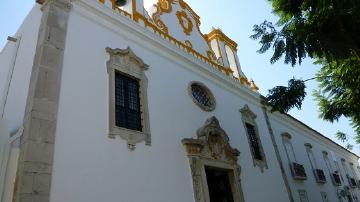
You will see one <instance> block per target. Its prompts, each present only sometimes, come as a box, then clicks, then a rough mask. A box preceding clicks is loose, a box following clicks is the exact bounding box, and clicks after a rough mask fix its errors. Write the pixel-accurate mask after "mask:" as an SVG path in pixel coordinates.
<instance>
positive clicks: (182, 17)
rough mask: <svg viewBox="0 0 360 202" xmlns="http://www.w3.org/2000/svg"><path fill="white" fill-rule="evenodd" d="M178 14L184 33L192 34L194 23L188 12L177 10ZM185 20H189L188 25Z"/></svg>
mask: <svg viewBox="0 0 360 202" xmlns="http://www.w3.org/2000/svg"><path fill="white" fill-rule="evenodd" d="M176 16H177V18H178V20H179V23H180V25H181V27H182V28H183V30H184V33H185V34H186V35H190V33H191V32H192V30H193V23H192V21H191V19H190V18H189V17H188V16H187V14H186V12H185V11H178V12H176ZM185 20H186V21H187V26H186V25H185Z"/></svg>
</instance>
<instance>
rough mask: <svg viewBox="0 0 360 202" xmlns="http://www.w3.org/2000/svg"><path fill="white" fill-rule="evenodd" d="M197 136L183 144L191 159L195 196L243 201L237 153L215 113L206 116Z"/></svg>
mask: <svg viewBox="0 0 360 202" xmlns="http://www.w3.org/2000/svg"><path fill="white" fill-rule="evenodd" d="M196 137H197V138H185V139H183V140H182V144H183V146H184V148H185V150H186V154H187V156H188V159H189V164H190V170H191V176H192V180H193V189H194V198H195V201H198V202H205V201H207V202H218V201H223V202H244V197H243V196H244V195H243V192H242V188H241V179H240V172H241V168H240V166H239V165H238V157H239V155H240V152H239V151H238V150H237V149H234V148H232V147H231V146H230V144H229V137H228V136H227V134H226V133H225V131H224V130H223V129H222V128H221V127H220V123H219V121H218V120H217V118H216V117H211V118H209V119H207V120H206V122H205V124H204V126H202V127H200V128H199V129H198V130H197V134H196Z"/></svg>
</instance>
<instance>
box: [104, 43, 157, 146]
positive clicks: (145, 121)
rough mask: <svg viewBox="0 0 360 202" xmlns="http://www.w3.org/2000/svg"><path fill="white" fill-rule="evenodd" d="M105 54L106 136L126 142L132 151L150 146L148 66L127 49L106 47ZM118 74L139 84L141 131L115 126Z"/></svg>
mask: <svg viewBox="0 0 360 202" xmlns="http://www.w3.org/2000/svg"><path fill="white" fill-rule="evenodd" d="M106 52H107V53H108V54H109V56H110V57H109V60H108V61H107V72H108V76H109V79H108V80H109V129H108V136H109V138H111V139H114V138H115V137H117V136H119V137H120V138H121V139H124V140H126V142H127V145H128V148H129V150H131V151H133V150H134V149H135V148H136V144H137V143H139V142H143V141H144V142H145V145H148V146H150V145H151V134H150V123H149V111H148V100H147V88H148V79H147V77H146V75H145V71H146V70H148V67H149V66H148V65H147V64H145V63H144V62H143V61H142V59H140V58H139V57H138V56H136V55H135V54H134V52H133V51H132V50H131V49H130V47H128V48H127V49H112V48H109V47H107V48H106ZM116 72H119V73H120V74H123V75H124V76H128V77H130V78H133V79H136V80H138V82H139V89H138V90H139V99H140V100H139V104H140V119H141V126H142V130H141V131H138V130H132V129H128V128H124V127H119V126H117V125H116V110H115V109H116V106H115V105H116V97H115V95H116V94H115V73H116Z"/></svg>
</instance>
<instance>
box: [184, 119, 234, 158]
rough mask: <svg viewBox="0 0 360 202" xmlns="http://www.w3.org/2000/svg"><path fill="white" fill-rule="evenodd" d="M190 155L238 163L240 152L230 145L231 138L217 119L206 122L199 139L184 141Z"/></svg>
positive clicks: (199, 132) (199, 130) (199, 131)
mask: <svg viewBox="0 0 360 202" xmlns="http://www.w3.org/2000/svg"><path fill="white" fill-rule="evenodd" d="M182 143H183V145H184V146H185V147H186V150H187V152H188V154H189V155H199V156H203V157H206V158H210V159H215V160H222V161H235V162H236V161H237V157H238V156H239V155H240V152H239V151H238V150H237V149H233V148H232V147H231V146H230V144H229V137H228V136H227V134H226V133H225V131H224V130H223V129H222V128H221V126H220V124H219V121H218V119H217V118H216V117H211V118H209V119H207V120H206V122H205V124H204V126H202V127H201V128H199V129H198V130H197V139H193V138H190V139H188V138H186V139H183V140H182Z"/></svg>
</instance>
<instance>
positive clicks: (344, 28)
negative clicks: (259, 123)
mask: <svg viewBox="0 0 360 202" xmlns="http://www.w3.org/2000/svg"><path fill="white" fill-rule="evenodd" d="M268 1H269V2H270V3H271V4H272V7H273V12H274V13H275V14H276V15H278V16H279V17H280V19H279V21H278V22H277V23H276V24H275V25H274V24H273V23H271V22H268V21H264V22H263V23H261V24H260V25H255V26H254V29H253V31H254V34H253V35H252V36H251V38H253V39H255V40H259V42H260V45H261V47H260V49H259V50H258V52H259V53H265V52H267V51H269V50H272V57H271V59H270V62H271V63H275V62H277V61H279V60H280V59H282V58H283V59H284V62H285V63H286V64H291V65H292V66H295V65H296V64H299V65H301V63H302V60H303V59H304V58H306V57H310V58H312V59H314V61H316V63H318V64H320V65H322V68H321V69H320V71H319V72H318V74H317V75H316V80H317V81H318V82H319V90H318V91H316V92H314V95H315V97H316V98H317V100H318V102H319V109H320V113H321V114H320V116H321V117H322V118H323V119H325V120H328V121H331V122H333V121H337V120H339V118H340V117H341V116H344V117H347V118H350V119H351V121H352V125H353V126H354V127H355V129H356V132H357V134H358V136H357V137H356V138H357V140H359V142H360V92H359V89H358V88H359V86H360V0H268ZM304 83H305V81H302V80H295V79H292V80H290V81H289V86H288V87H284V86H277V87H275V88H273V89H271V90H270V91H269V95H268V96H267V100H268V102H269V104H270V105H271V106H272V107H273V109H274V110H277V111H280V112H288V111H289V110H290V109H291V108H293V107H297V108H301V103H302V101H303V99H304V96H305V87H306V86H305V84H304ZM295 84H301V85H295Z"/></svg>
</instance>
